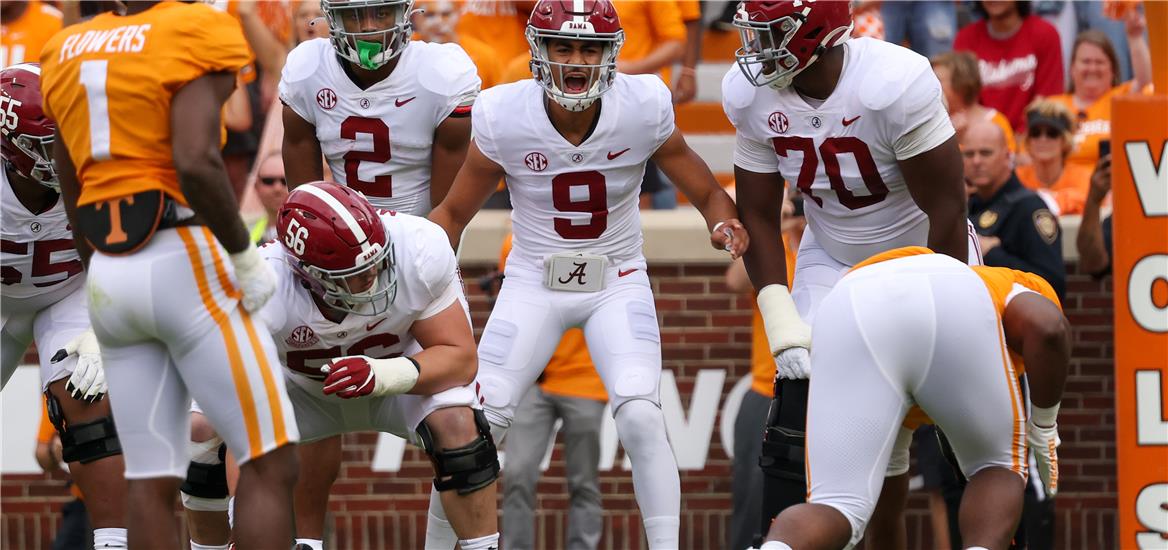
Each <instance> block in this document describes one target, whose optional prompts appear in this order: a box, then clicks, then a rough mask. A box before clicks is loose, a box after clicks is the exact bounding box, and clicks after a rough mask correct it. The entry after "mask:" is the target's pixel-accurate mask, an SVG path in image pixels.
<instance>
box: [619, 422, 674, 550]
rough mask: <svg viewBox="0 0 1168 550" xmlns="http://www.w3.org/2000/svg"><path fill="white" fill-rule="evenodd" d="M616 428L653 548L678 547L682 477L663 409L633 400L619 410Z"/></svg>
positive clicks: (651, 547)
mask: <svg viewBox="0 0 1168 550" xmlns="http://www.w3.org/2000/svg"><path fill="white" fill-rule="evenodd" d="M616 429H617V434H619V436H620V441H621V445H622V446H624V448H625V453H627V454H628V456H629V460H630V461H631V462H632V464H633V491H634V492H635V493H636V497H637V506H638V507H639V508H640V509H641V517H643V518H645V520H644V524H645V536H646V537H647V538H648V540H649V548H650V550H657V549H668V548H677V547H678V546H679V545H680V544H679V531H680V526H681V520H680V516H681V480H680V478H679V477H678V473H677V461H676V460H675V459H674V458H673V449H671V448H670V447H669V440H668V439H666V438H665V417H664V416H662V414H661V409H660V408H658V407H657V405H654V404H653V403H651V402H649V401H646V400H644V399H634V400H632V401H629V402H627V403H625V404H623V405H621V406H620V408H619V409H617V411H616Z"/></svg>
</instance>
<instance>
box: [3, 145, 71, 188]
mask: <svg viewBox="0 0 1168 550" xmlns="http://www.w3.org/2000/svg"><path fill="white" fill-rule="evenodd" d="M8 139H10V140H11V142H12V145H13V146H14V147H16V148H17V149H19V150H20V152H22V153H24V154H25V155H28V157H29V158H31V159H33V161H34V162H35V163H34V164H33V167H32V170H30V171H29V173H28V174H24V175H26V176H28V177H29V178H31V179H32V180H33V181H35V182H37V183H39V184H41V185H44V186H45V187H48V188H49V189H52V190H53V191H56V192H58V193H60V192H61V182H60V181H59V180H58V179H57V167H56V165H55V164H53V160H52V159H53V136H30V135H28V134H20V135H16V136H8Z"/></svg>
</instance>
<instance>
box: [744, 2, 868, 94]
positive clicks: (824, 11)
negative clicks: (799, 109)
mask: <svg viewBox="0 0 1168 550" xmlns="http://www.w3.org/2000/svg"><path fill="white" fill-rule="evenodd" d="M734 26H735V27H738V35H739V37H740V38H741V39H742V47H741V48H739V49H738V51H737V52H734V58H735V59H736V60H737V61H738V68H739V69H741V70H742V74H744V75H745V76H746V79H747V80H749V81H750V83H751V84H754V85H755V86H771V87H773V88H775V89H782V88H786V87H787V86H790V85H791V80H792V79H794V78H795V76H796V75H798V74H799V73H800V72H802V71H803V69H806V68H807V67H810V66H811V64H812V63H815V60H816V59H818V58H819V56H820V54H822V53H823V52H825V51H827V49H828V48H830V47H832V46H835V45H837V44H842V43H844V42H845V41H847V40H848V38H850V37H851V34H852V12H851V2H847V1H842V0H818V1H817V0H784V1H776V0H769V1H767V0H764V1H757V0H756V1H746V2H742V3H741V4H739V5H738V13H736V14H735V15H734Z"/></svg>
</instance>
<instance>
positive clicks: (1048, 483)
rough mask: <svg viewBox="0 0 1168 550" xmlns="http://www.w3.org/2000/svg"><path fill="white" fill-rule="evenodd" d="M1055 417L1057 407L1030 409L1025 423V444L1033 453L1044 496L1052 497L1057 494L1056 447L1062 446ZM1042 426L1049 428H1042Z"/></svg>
mask: <svg viewBox="0 0 1168 550" xmlns="http://www.w3.org/2000/svg"><path fill="white" fill-rule="evenodd" d="M1057 417H1058V405H1055V406H1054V407H1053V408H1042V407H1032V410H1031V414H1030V419H1029V420H1028V421H1027V422H1026V443H1027V445H1029V447H1030V450H1031V452H1033V453H1034V462H1035V464H1037V466H1038V477H1040V478H1042V486H1043V487H1044V488H1045V489H1046V494H1048V495H1050V496H1052V497H1053V496H1055V494H1057V493H1058V478H1059V470H1058V446H1059V445H1061V444H1062V440H1061V439H1059V435H1058V423H1057V422H1056V419H1057ZM1042 424H1050V426H1049V427H1044V426H1042Z"/></svg>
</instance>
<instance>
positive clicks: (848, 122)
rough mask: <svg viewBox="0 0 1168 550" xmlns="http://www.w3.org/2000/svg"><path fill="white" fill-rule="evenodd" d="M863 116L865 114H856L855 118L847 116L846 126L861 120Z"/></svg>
mask: <svg viewBox="0 0 1168 550" xmlns="http://www.w3.org/2000/svg"><path fill="white" fill-rule="evenodd" d="M861 116H863V115H856V116H855V118H852V119H850V120H849V119H846V118H845V119H844V126H850V125H851V124H852V123H853V122H855V121H857V120H860V117H861Z"/></svg>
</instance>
